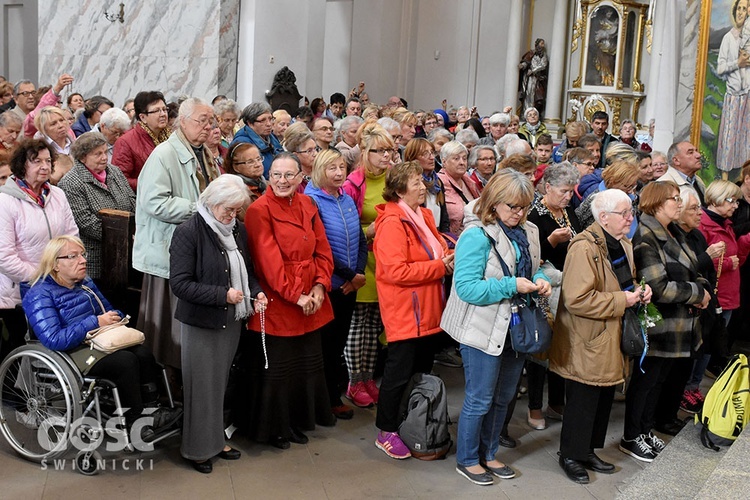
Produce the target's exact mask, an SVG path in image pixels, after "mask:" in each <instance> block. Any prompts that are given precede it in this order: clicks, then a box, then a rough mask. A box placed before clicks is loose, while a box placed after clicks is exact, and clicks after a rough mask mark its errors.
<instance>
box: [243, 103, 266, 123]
mask: <svg viewBox="0 0 750 500" xmlns="http://www.w3.org/2000/svg"><path fill="white" fill-rule="evenodd" d="M266 113H268V114H269V115H273V110H272V109H271V106H270V105H269V104H267V103H265V102H252V103H250V104H248V105H247V106H246V107H245V109H243V110H242V116H240V118H241V119H242V121H243V122H245V125H251V124H253V123H255V122H256V121H257V120H258V117H260V116H261V115H264V114H266Z"/></svg>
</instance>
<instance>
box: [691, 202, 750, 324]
mask: <svg viewBox="0 0 750 500" xmlns="http://www.w3.org/2000/svg"><path fill="white" fill-rule="evenodd" d="M699 229H700V232H701V233H703V236H705V238H706V242H707V243H708V244H709V245H712V244H714V243H716V242H718V241H723V242H724V243H726V250H725V251H724V258H723V259H722V261H721V276H719V283H718V289H719V290H718V292H719V293H718V295H719V305H720V306H721V307H722V309H724V310H726V311H732V310H734V309H737V308H739V307H740V267H741V266H742V264H744V263H745V260H746V259H747V254H748V252H750V233H748V234H746V235H744V236H742V237H740V238H739V239H738V238H736V237H735V235H734V229H732V221H731V220H729V219H727V220H726V222H725V223H724V227H722V226H720V225H719V224H717V223H716V222H714V221H713V220H712V219H711V218H710V217H709V216H708V215H706V212H703V213H702V214H701V225H700V228H699ZM732 255H736V256H737V258H738V259H739V260H740V265H739V266H738V267H737V269H732V261H731V260H730V259H729V257H731V256H732ZM718 264H719V259H714V267H716V268H717V270H718Z"/></svg>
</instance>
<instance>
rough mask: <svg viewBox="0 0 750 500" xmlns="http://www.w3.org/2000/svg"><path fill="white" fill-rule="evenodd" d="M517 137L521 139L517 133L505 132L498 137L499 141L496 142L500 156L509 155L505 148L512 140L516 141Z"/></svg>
mask: <svg viewBox="0 0 750 500" xmlns="http://www.w3.org/2000/svg"><path fill="white" fill-rule="evenodd" d="M516 139H520V137H518V135H517V134H505V135H504V136H502V137H501V138H500V139H498V140H497V142H495V147H496V148H497V149H496V151H497V154H498V156H502V157H503V158H504V157H505V156H507V155H506V154H505V150H506V148H507V147H508V144H510V143H511V141H515V140H516Z"/></svg>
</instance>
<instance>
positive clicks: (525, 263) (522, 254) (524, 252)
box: [497, 219, 531, 280]
mask: <svg viewBox="0 0 750 500" xmlns="http://www.w3.org/2000/svg"><path fill="white" fill-rule="evenodd" d="M497 224H498V225H499V226H500V228H501V229H502V230H503V232H504V233H505V236H507V237H508V239H509V240H510V241H512V242H513V243H515V246H516V248H518V265H517V266H516V276H517V277H519V278H526V279H527V280H530V279H531V253H530V252H529V239H528V238H527V237H526V231H524V230H523V228H521V226H520V225H519V226H516V227H512V228H511V227H508V226H506V225H505V224H503V223H502V221H501V220H499V219H498V221H497Z"/></svg>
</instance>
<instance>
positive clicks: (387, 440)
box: [375, 431, 411, 460]
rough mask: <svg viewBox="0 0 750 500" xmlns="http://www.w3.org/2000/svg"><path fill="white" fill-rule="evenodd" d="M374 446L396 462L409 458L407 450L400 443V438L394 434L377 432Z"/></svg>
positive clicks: (402, 443)
mask: <svg viewBox="0 0 750 500" xmlns="http://www.w3.org/2000/svg"><path fill="white" fill-rule="evenodd" d="M375 446H377V447H378V448H380V449H381V450H383V453H385V454H386V455H388V456H389V457H391V458H395V459H396V460H403V459H405V458H409V457H410V456H411V452H410V451H409V448H407V447H406V445H405V444H404V442H403V441H401V437H399V435H398V433H396V432H383V431H380V432H378V437H377V438H376V439H375Z"/></svg>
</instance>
